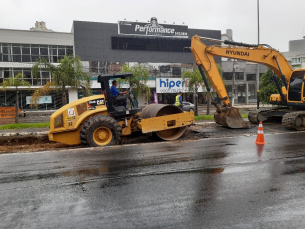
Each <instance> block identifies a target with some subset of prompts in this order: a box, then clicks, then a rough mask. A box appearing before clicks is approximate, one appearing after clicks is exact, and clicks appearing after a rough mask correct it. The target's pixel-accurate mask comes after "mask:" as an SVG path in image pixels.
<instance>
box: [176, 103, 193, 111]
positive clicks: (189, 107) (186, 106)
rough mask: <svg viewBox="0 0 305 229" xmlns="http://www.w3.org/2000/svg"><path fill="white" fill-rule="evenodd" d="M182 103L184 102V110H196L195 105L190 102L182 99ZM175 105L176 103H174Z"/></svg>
mask: <svg viewBox="0 0 305 229" xmlns="http://www.w3.org/2000/svg"><path fill="white" fill-rule="evenodd" d="M182 104H183V110H184V111H194V110H195V105H194V104H192V103H190V102H186V101H182ZM173 105H175V104H173Z"/></svg>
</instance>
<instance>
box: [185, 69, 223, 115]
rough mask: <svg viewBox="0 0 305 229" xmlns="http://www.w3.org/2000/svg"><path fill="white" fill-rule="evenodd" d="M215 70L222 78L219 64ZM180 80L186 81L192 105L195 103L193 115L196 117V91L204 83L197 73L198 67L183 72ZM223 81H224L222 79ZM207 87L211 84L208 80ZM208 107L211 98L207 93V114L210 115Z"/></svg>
mask: <svg viewBox="0 0 305 229" xmlns="http://www.w3.org/2000/svg"><path fill="white" fill-rule="evenodd" d="M217 68H218V71H219V74H220V75H221V76H222V68H221V66H220V65H219V64H217ZM182 78H183V79H184V80H185V79H188V80H189V81H188V90H189V92H193V93H194V101H195V102H194V103H195V115H198V89H199V87H200V86H204V81H203V79H202V76H201V74H200V72H199V69H198V67H196V68H195V69H194V71H185V72H183V74H182ZM222 80H223V81H224V79H222ZM208 84H209V86H211V82H210V81H209V80H208ZM210 105H211V97H210V95H209V93H208V92H207V114H210Z"/></svg>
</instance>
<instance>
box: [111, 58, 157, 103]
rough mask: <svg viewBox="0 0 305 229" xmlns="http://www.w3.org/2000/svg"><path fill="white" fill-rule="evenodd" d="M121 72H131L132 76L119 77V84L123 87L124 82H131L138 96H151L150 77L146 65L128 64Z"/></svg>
mask: <svg viewBox="0 0 305 229" xmlns="http://www.w3.org/2000/svg"><path fill="white" fill-rule="evenodd" d="M121 72H122V73H123V72H131V73H132V76H131V77H130V78H126V79H118V80H117V81H118V85H119V87H121V85H122V84H123V83H129V85H130V86H131V87H132V90H133V91H134V92H135V95H136V96H139V95H140V94H144V96H145V99H146V100H148V99H149V97H150V96H151V92H150V88H149V87H148V86H147V81H148V79H149V71H148V69H147V68H146V67H145V66H144V65H141V64H139V65H134V66H130V65H129V64H126V65H124V66H123V67H122V70H121Z"/></svg>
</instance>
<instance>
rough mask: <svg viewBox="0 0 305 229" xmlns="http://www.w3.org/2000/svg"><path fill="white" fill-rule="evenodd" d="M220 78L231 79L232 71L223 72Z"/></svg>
mask: <svg viewBox="0 0 305 229" xmlns="http://www.w3.org/2000/svg"><path fill="white" fill-rule="evenodd" d="M222 78H224V79H225V80H233V73H232V72H223V73H222Z"/></svg>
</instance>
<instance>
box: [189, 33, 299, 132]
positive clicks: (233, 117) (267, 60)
mask: <svg viewBox="0 0 305 229" xmlns="http://www.w3.org/2000/svg"><path fill="white" fill-rule="evenodd" d="M202 40H212V41H214V42H223V43H224V44H225V45H226V46H221V45H210V46H207V45H206V44H204V43H203V42H202ZM191 50H192V52H193V55H194V58H195V62H196V64H197V65H198V68H199V71H200V73H201V75H202V78H203V80H204V82H205V85H208V82H207V78H208V79H209V80H210V82H211V84H212V85H213V88H214V89H215V90H216V92H217V94H218V96H219V98H218V99H214V101H213V105H215V106H216V113H215V115H214V120H215V122H216V123H218V124H220V125H224V126H228V127H231V128H247V127H248V125H247V124H246V123H245V122H244V120H243V119H242V118H241V115H240V113H239V111H238V109H237V108H235V107H233V106H232V104H231V102H230V99H229V97H228V93H227V91H226V89H225V86H224V83H223V81H222V79H221V76H220V74H219V72H218V69H217V65H216V62H215V60H214V56H220V57H226V58H230V59H237V60H244V61H250V62H255V63H259V64H263V65H266V66H267V67H268V68H270V69H271V70H272V71H273V72H274V78H273V80H274V82H275V84H276V86H277V89H278V91H279V94H273V95H271V96H270V102H269V103H270V104H273V105H279V106H277V107H273V108H264V109H258V110H256V111H252V112H250V113H249V115H248V118H249V121H250V122H251V123H258V122H260V121H262V122H263V121H271V122H272V121H274V120H277V121H278V120H281V121H282V124H283V125H284V126H285V127H286V128H288V129H295V130H304V129H305V87H304V83H305V69H297V70H292V68H291V66H290V65H289V63H288V61H287V60H286V58H285V57H284V55H283V54H282V53H280V52H279V51H277V50H275V49H273V48H272V47H270V46H269V45H264V44H259V45H252V44H245V43H239V42H234V41H227V40H225V41H220V40H214V39H210V38H204V37H199V36H198V35H195V36H194V37H193V38H192V43H191ZM204 73H205V74H204ZM206 76H207V78H206ZM278 80H281V81H283V84H284V86H283V87H280V83H279V81H278ZM207 91H210V88H209V87H208V86H207ZM220 101H222V103H223V105H222V106H221V105H220Z"/></svg>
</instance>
